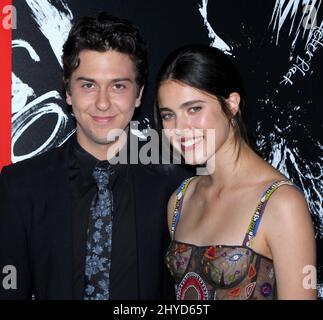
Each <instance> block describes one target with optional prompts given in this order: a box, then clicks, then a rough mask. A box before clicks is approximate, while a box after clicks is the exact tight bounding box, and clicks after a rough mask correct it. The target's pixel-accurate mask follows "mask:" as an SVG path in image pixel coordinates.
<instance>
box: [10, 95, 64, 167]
mask: <svg viewBox="0 0 323 320" xmlns="http://www.w3.org/2000/svg"><path fill="white" fill-rule="evenodd" d="M52 98H55V99H60V95H59V93H58V92H57V91H51V92H48V93H46V94H44V95H42V96H40V97H38V98H37V99H35V100H33V101H32V102H30V103H29V104H27V105H25V106H24V107H23V108H22V109H21V110H19V112H17V113H16V114H15V115H13V117H12V149H11V153H12V162H17V161H22V160H25V159H28V158H30V157H33V156H35V155H37V154H40V153H42V152H45V151H47V150H48V149H50V148H51V147H53V146H54V145H55V142H56V140H57V137H58V133H59V132H61V131H62V130H64V129H65V127H66V125H67V121H68V116H67V115H66V114H65V113H64V112H63V110H62V108H61V107H60V106H59V105H58V104H57V103H53V102H47V103H46V101H48V100H49V99H52ZM51 113H54V114H56V115H57V122H56V126H55V128H54V130H53V131H52V133H51V134H50V136H49V137H48V138H47V140H46V141H45V142H44V143H43V144H42V145H41V146H39V147H38V148H37V149H35V150H33V151H31V152H30V153H28V154H24V155H22V156H17V155H15V153H14V146H15V144H16V143H17V141H18V140H19V138H20V137H21V136H22V135H23V134H24V133H25V131H26V130H27V129H28V128H29V127H30V126H31V125H33V124H34V123H35V122H36V121H37V120H39V119H40V118H41V117H43V116H45V115H48V114H51Z"/></svg>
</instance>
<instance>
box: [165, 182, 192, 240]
mask: <svg viewBox="0 0 323 320" xmlns="http://www.w3.org/2000/svg"><path fill="white" fill-rule="evenodd" d="M193 178H194V177H191V178H188V179H185V180H184V181H183V182H182V183H181V185H180V186H179V188H178V189H177V192H176V200H175V206H174V215H173V221H172V227H171V231H170V234H171V239H172V240H173V239H174V234H175V229H176V227H177V224H178V221H179V218H180V215H181V212H182V206H183V199H184V195H185V192H186V190H187V187H188V185H189V184H190V182H191V181H192V180H193Z"/></svg>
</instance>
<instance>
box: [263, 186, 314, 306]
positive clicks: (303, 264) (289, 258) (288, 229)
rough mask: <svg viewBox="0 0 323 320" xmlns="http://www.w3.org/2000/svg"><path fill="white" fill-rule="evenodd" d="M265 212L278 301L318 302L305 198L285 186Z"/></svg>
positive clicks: (273, 198) (312, 235) (309, 221)
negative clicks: (315, 300) (309, 300)
mask: <svg viewBox="0 0 323 320" xmlns="http://www.w3.org/2000/svg"><path fill="white" fill-rule="evenodd" d="M266 211H267V213H266V220H267V223H266V228H265V229H266V230H265V237H266V241H267V243H268V246H269V248H270V250H271V253H272V257H273V261H274V267H275V275H276V280H277V293H278V299H289V300H298V299H316V298H317V292H316V247H315V239H314V231H313V223H312V220H311V216H310V213H309V210H308V206H307V203H306V201H305V199H304V196H303V194H302V193H301V192H300V191H298V190H297V189H296V188H294V187H291V186H282V187H280V188H279V189H278V190H277V191H276V192H275V193H274V194H273V195H272V197H271V199H270V201H268V205H267V208H266Z"/></svg>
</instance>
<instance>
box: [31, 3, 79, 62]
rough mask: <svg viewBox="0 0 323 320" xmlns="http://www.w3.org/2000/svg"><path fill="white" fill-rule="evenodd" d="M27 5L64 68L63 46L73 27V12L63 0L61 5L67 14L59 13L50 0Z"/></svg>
mask: <svg viewBox="0 0 323 320" xmlns="http://www.w3.org/2000/svg"><path fill="white" fill-rule="evenodd" d="M26 3H27V4H28V6H29V7H30V8H31V10H32V12H33V18H34V19H35V21H36V22H37V24H38V26H39V29H40V31H41V32H42V33H43V35H44V36H45V37H46V38H47V39H48V41H49V43H50V45H51V47H52V49H53V51H54V54H55V56H56V59H57V61H58V63H59V64H60V66H62V60H61V57H62V53H63V44H64V42H65V41H66V39H67V36H68V33H69V31H70V29H71V27H72V22H71V21H72V20H73V14H72V12H71V10H70V9H69V8H68V6H67V4H66V3H65V1H63V0H62V1H61V5H62V6H63V8H64V9H65V12H62V11H59V10H58V9H57V8H56V7H55V6H53V5H52V4H51V3H50V1H49V0H26Z"/></svg>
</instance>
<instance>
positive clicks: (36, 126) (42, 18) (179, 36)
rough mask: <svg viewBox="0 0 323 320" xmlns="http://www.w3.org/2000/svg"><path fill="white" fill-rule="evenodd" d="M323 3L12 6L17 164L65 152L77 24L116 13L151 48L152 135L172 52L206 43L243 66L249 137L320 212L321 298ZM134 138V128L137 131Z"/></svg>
mask: <svg viewBox="0 0 323 320" xmlns="http://www.w3.org/2000/svg"><path fill="white" fill-rule="evenodd" d="M321 2H322V0H271V1H256V0H240V1H236V0H227V1H220V0H176V1H174V0H150V1H146V0H110V1H109V0H91V1H88V0H61V1H59V0H13V5H14V6H15V7H16V9H17V29H15V30H13V41H12V48H13V70H12V161H13V162H17V161H21V160H24V159H26V158H29V157H32V156H35V155H37V154H39V153H42V152H44V151H46V150H48V149H50V148H53V147H55V146H58V145H60V144H62V143H63V142H64V141H65V140H66V139H67V138H68V137H69V136H70V135H71V134H72V133H73V130H74V129H73V121H72V119H71V117H70V115H69V110H68V108H67V106H66V103H65V101H64V98H63V94H62V81H61V78H62V63H61V54H62V45H63V43H64V41H65V39H66V37H67V34H68V31H69V29H70V27H71V23H72V22H73V20H74V19H75V18H77V17H79V16H82V15H93V14H96V13H98V12H99V11H103V10H105V11H108V12H110V13H112V14H115V15H118V16H120V17H124V18H128V19H130V20H131V21H132V22H134V23H135V24H136V25H137V26H138V27H139V28H140V30H141V32H142V34H143V36H144V37H145V39H146V40H147V42H148V49H149V66H150V75H149V85H148V87H147V89H146V93H145V97H144V101H143V105H142V107H141V112H140V113H139V114H138V115H137V117H136V119H137V120H138V121H139V123H140V125H139V130H137V131H136V132H135V133H136V134H138V135H144V134H145V129H147V128H149V127H153V121H152V118H153V117H152V115H153V91H154V78H155V76H156V72H157V70H158V68H159V66H160V64H161V62H162V60H163V59H164V58H165V57H166V55H167V54H168V52H169V51H171V50H173V49H175V48H177V47H178V46H181V45H184V44H188V43H205V44H209V45H211V46H215V47H217V48H219V49H221V50H223V51H224V52H225V53H226V54H228V55H230V56H231V57H232V58H233V59H234V60H235V61H236V63H237V64H238V66H239V69H240V71H241V73H242V77H243V78H244V81H245V85H246V89H247V96H248V103H247V106H248V129H249V131H250V133H251V135H252V136H253V137H254V139H255V141H256V145H257V147H258V148H259V150H260V152H261V153H262V154H263V156H264V158H265V159H266V160H268V161H269V162H270V163H271V164H272V165H273V166H275V167H276V168H278V169H279V170H280V171H281V172H282V173H284V174H285V175H286V176H288V177H289V178H290V179H291V180H293V181H294V182H295V183H296V184H298V185H299V186H301V187H302V188H303V190H304V192H305V196H306V198H307V200H308V203H309V206H310V210H311V213H312V217H313V221H314V226H315V235H316V239H317V250H318V283H319V296H320V297H321V298H323V208H322V194H323V167H322V160H323V153H322V151H323V141H322V129H323V128H322V115H323V111H322V107H323V90H322V89H323V88H322V87H323V85H322V84H323V69H322V67H323V59H322V58H323V5H321ZM134 130H135V129H134Z"/></svg>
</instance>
